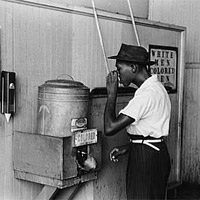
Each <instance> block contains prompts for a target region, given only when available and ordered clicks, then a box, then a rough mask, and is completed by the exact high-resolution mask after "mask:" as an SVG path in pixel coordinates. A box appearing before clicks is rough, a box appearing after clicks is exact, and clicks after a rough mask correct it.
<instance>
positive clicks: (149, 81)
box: [136, 74, 158, 92]
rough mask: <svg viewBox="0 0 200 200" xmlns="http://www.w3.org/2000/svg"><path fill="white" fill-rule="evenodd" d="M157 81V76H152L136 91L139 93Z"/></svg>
mask: <svg viewBox="0 0 200 200" xmlns="http://www.w3.org/2000/svg"><path fill="white" fill-rule="evenodd" d="M157 81H158V78H157V74H153V75H152V76H150V77H149V78H148V79H146V80H145V81H144V83H142V85H141V86H140V87H139V88H138V89H137V91H141V90H143V89H145V88H147V87H148V86H149V85H151V84H153V83H155V82H157ZM137 91H136V92H137Z"/></svg>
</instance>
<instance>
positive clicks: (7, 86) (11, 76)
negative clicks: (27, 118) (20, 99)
mask: <svg viewBox="0 0 200 200" xmlns="http://www.w3.org/2000/svg"><path fill="white" fill-rule="evenodd" d="M15 90H16V86H15V72H7V71H2V72H1V113H2V114H4V115H5V117H6V120H7V122H9V120H10V117H11V115H13V114H14V113H15V107H16V106H15Z"/></svg>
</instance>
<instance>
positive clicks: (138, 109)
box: [119, 92, 152, 124]
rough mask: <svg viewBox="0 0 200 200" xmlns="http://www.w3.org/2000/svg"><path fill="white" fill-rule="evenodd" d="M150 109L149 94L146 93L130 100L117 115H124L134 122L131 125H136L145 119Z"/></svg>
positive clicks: (150, 99)
mask: <svg viewBox="0 0 200 200" xmlns="http://www.w3.org/2000/svg"><path fill="white" fill-rule="evenodd" d="M151 107H152V98H151V94H150V93H147V92H146V93H143V94H140V95H137V96H135V97H134V98H133V99H131V100H130V101H129V103H128V104H127V106H125V107H124V108H123V109H122V110H120V112H119V114H124V115H127V116H129V117H131V118H133V119H134V120H135V121H134V122H133V124H137V123H138V121H139V120H140V119H142V118H145V116H146V115H147V113H148V112H149V111H150V110H151Z"/></svg>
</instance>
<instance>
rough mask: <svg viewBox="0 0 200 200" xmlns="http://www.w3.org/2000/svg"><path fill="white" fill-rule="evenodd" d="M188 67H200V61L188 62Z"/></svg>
mask: <svg viewBox="0 0 200 200" xmlns="http://www.w3.org/2000/svg"><path fill="white" fill-rule="evenodd" d="M185 68H186V69H200V62H186V66H185Z"/></svg>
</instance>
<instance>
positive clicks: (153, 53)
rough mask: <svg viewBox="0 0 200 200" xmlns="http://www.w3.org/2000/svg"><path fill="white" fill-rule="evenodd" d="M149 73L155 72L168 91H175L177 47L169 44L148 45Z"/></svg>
mask: <svg viewBox="0 0 200 200" xmlns="http://www.w3.org/2000/svg"><path fill="white" fill-rule="evenodd" d="M149 54H150V60H151V61H155V62H156V63H155V64H154V65H151V66H149V67H150V72H151V74H157V75H158V79H159V81H160V82H161V83H162V84H163V85H164V86H165V88H166V89H167V91H168V92H170V93H172V92H176V91H177V69H178V48H177V47H170V46H159V45H149Z"/></svg>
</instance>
